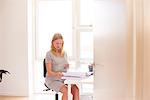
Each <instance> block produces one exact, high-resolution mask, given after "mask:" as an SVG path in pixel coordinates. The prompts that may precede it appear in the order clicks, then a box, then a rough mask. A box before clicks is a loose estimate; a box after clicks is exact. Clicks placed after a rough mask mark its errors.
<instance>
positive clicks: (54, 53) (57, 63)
mask: <svg viewBox="0 0 150 100" xmlns="http://www.w3.org/2000/svg"><path fill="white" fill-rule="evenodd" d="M63 46H64V41H63V37H62V35H61V34H60V33H55V34H54V36H53V38H52V41H51V50H50V51H48V52H47V53H46V57H45V62H46V69H47V74H46V78H45V83H46V85H47V86H48V87H49V88H51V89H53V90H54V91H56V92H61V93H62V94H63V95H62V100H68V87H67V85H65V84H64V79H61V77H62V76H63V74H62V72H66V71H67V69H68V68H69V64H68V61H67V54H66V52H65V51H64V50H63ZM71 93H72V95H73V100H79V89H78V87H77V86H76V85H75V84H72V85H71Z"/></svg>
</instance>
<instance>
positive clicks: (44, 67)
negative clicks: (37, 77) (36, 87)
mask: <svg viewBox="0 0 150 100" xmlns="http://www.w3.org/2000/svg"><path fill="white" fill-rule="evenodd" d="M43 71H44V73H43V76H44V78H45V77H46V72H47V70H46V63H45V59H44V60H43ZM44 85H45V87H46V88H47V89H45V90H43V91H49V90H51V89H50V88H49V87H48V86H47V85H46V84H45V83H44ZM52 91H54V90H52ZM55 100H58V93H56V94H55Z"/></svg>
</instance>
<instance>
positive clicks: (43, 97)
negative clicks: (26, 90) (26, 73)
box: [0, 94, 61, 100]
mask: <svg viewBox="0 0 150 100" xmlns="http://www.w3.org/2000/svg"><path fill="white" fill-rule="evenodd" d="M0 100H55V96H54V95H49V94H35V95H32V96H30V97H17V96H0ZM59 100H61V97H60V98H59Z"/></svg>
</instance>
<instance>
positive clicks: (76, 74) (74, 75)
mask: <svg viewBox="0 0 150 100" xmlns="http://www.w3.org/2000/svg"><path fill="white" fill-rule="evenodd" d="M63 75H64V76H63V77H72V78H84V77H88V76H91V75H93V72H67V73H63Z"/></svg>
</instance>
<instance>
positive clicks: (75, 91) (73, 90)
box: [71, 85, 79, 94]
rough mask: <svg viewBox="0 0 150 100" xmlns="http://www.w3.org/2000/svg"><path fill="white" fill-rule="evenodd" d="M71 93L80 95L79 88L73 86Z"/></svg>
mask: <svg viewBox="0 0 150 100" xmlns="http://www.w3.org/2000/svg"><path fill="white" fill-rule="evenodd" d="M71 93H72V94H75V93H79V88H78V86H77V85H72V86H71Z"/></svg>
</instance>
